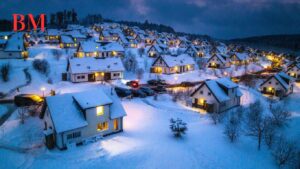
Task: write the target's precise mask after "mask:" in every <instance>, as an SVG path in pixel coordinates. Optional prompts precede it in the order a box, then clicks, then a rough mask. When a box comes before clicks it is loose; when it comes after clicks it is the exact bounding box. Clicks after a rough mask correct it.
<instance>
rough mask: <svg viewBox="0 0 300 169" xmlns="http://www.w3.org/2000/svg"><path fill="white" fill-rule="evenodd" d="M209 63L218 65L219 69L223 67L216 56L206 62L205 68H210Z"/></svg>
mask: <svg viewBox="0 0 300 169" xmlns="http://www.w3.org/2000/svg"><path fill="white" fill-rule="evenodd" d="M211 63H216V64H217V65H219V68H223V67H225V64H223V63H222V62H221V61H220V60H219V59H218V58H217V57H216V56H213V58H211V59H210V60H209V62H207V67H208V66H210V64H211Z"/></svg>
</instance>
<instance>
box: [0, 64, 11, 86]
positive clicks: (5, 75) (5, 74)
mask: <svg viewBox="0 0 300 169" xmlns="http://www.w3.org/2000/svg"><path fill="white" fill-rule="evenodd" d="M0 69H1V77H2V80H3V81H4V82H7V81H8V80H9V72H10V69H11V68H10V64H9V63H6V64H3V65H2V66H1V68H0Z"/></svg>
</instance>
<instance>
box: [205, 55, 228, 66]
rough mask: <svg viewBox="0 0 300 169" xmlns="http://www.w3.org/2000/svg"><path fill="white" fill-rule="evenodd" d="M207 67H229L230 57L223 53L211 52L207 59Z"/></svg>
mask: <svg viewBox="0 0 300 169" xmlns="http://www.w3.org/2000/svg"><path fill="white" fill-rule="evenodd" d="M207 67H208V68H216V69H219V68H221V69H222V68H227V67H230V58H229V56H227V55H223V54H213V55H212V56H211V57H210V58H209V59H208V61H207Z"/></svg>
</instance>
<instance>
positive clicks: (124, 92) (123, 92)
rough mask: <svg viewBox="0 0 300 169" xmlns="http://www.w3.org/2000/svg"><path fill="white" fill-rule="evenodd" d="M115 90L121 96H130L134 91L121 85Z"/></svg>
mask: <svg viewBox="0 0 300 169" xmlns="http://www.w3.org/2000/svg"><path fill="white" fill-rule="evenodd" d="M115 91H116V93H117V95H118V96H119V97H128V96H130V95H131V94H132V92H131V91H130V90H129V89H125V88H121V87H115Z"/></svg>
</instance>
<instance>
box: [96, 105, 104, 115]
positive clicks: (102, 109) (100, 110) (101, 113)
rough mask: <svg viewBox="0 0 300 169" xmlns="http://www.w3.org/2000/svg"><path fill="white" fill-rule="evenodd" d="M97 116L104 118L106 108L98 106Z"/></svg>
mask: <svg viewBox="0 0 300 169" xmlns="http://www.w3.org/2000/svg"><path fill="white" fill-rule="evenodd" d="M96 112H97V116H103V115H104V107H103V106H98V107H97V108H96Z"/></svg>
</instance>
